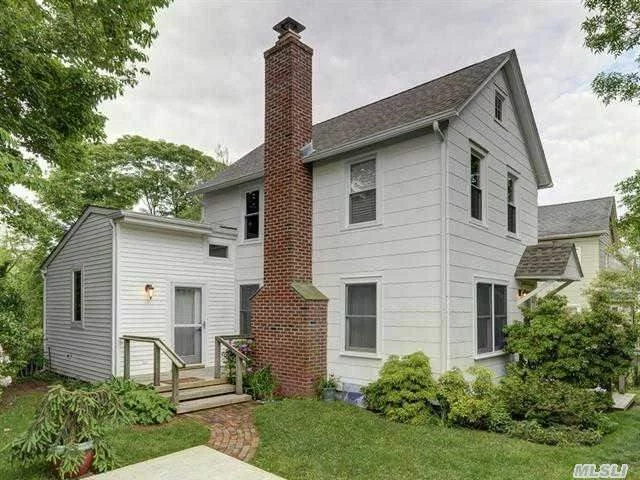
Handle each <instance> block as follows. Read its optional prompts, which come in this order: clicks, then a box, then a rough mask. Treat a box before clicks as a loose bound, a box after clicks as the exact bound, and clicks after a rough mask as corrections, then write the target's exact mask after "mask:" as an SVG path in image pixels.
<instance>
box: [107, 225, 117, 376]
mask: <svg viewBox="0 0 640 480" xmlns="http://www.w3.org/2000/svg"><path fill="white" fill-rule="evenodd" d="M109 224H110V225H111V374H112V375H113V376H114V377H117V376H118V226H117V225H116V223H115V222H114V221H113V219H112V218H110V219H109Z"/></svg>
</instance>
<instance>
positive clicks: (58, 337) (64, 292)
mask: <svg viewBox="0 0 640 480" xmlns="http://www.w3.org/2000/svg"><path fill="white" fill-rule="evenodd" d="M112 244H113V240H112V230H111V225H110V223H109V220H108V218H107V217H106V216H104V215H101V214H98V213H92V214H90V215H89V216H88V217H87V218H86V220H85V221H84V222H83V223H82V224H81V225H80V227H79V228H78V229H77V230H76V232H75V233H74V234H73V235H72V236H71V238H70V239H69V241H68V242H67V243H66V245H65V246H64V247H63V248H62V249H61V250H60V252H59V253H58V255H57V256H56V257H55V258H54V259H53V261H52V262H51V263H50V265H49V266H48V268H47V273H46V291H47V295H46V306H45V310H46V318H45V322H46V325H45V328H46V338H45V346H46V351H45V354H46V355H49V356H50V358H51V369H52V370H53V371H54V372H56V373H60V374H62V375H67V376H70V377H74V378H79V379H82V380H87V381H95V380H103V379H105V378H108V377H109V376H110V375H111V335H112V330H111V329H112V322H111V315H112V311H111V302H112V290H111V281H112V278H111V274H112ZM77 269H82V271H83V284H84V319H83V322H82V326H81V327H80V326H76V325H72V320H71V315H72V272H73V270H77Z"/></svg>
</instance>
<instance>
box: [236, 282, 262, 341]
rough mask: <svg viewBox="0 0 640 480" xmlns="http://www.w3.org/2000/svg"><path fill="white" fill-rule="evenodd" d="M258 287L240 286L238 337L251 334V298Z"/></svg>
mask: <svg viewBox="0 0 640 480" xmlns="http://www.w3.org/2000/svg"><path fill="white" fill-rule="evenodd" d="M259 289H260V285H258V284H251V285H240V335H250V334H251V298H252V297H253V296H254V295H255V294H256V292H257V291H258V290H259Z"/></svg>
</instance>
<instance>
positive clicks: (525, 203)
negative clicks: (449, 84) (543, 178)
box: [447, 72, 538, 374]
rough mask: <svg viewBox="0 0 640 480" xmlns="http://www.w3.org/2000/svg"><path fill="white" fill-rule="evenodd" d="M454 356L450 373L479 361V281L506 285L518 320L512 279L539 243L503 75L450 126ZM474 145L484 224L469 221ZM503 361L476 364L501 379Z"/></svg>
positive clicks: (531, 187)
mask: <svg viewBox="0 0 640 480" xmlns="http://www.w3.org/2000/svg"><path fill="white" fill-rule="evenodd" d="M496 85H497V86H499V87H500V89H501V90H502V91H503V92H506V93H507V98H506V99H505V102H504V105H503V122H502V124H499V123H498V122H497V121H496V120H494V92H495V86H496ZM447 138H448V145H447V149H448V175H449V176H448V183H449V192H448V194H449V234H448V244H449V252H450V253H449V262H450V277H449V278H450V326H449V327H450V328H449V337H450V342H449V343H450V345H449V348H450V352H449V368H451V367H453V366H457V367H461V368H466V367H468V366H470V365H472V364H474V358H475V319H474V316H475V313H474V312H475V305H474V304H473V303H474V288H475V287H474V281H475V280H474V279H479V278H482V279H488V280H491V279H495V280H496V281H506V282H507V283H508V312H509V322H512V321H513V320H514V319H517V318H520V312H519V310H518V308H517V307H516V293H517V284H516V281H515V279H514V273H515V269H516V266H517V264H518V261H519V260H520V256H521V255H522V252H523V251H524V248H525V246H526V245H531V244H535V243H537V225H538V220H537V215H538V205H537V187H536V180H535V177H534V173H533V170H532V167H531V164H530V162H529V156H528V154H527V150H526V147H525V143H524V139H523V137H522V135H521V132H520V128H519V126H518V121H517V119H516V116H515V112H514V110H513V103H512V101H511V98H510V92H509V89H508V86H507V84H506V81H505V77H504V75H503V74H502V72H499V73H498V74H497V75H496V77H495V78H494V80H493V81H491V82H489V83H488V84H487V86H486V87H485V88H484V89H483V91H481V92H480V94H479V95H478V96H477V97H476V98H474V100H472V101H471V103H470V104H469V105H468V106H467V107H466V108H465V109H464V110H463V111H462V113H461V115H460V116H459V117H458V118H457V119H455V120H453V121H452V122H451V123H450V125H449V128H448V132H447ZM471 142H475V143H476V144H478V145H479V146H481V147H482V148H483V149H485V150H486V151H487V152H488V153H487V155H486V157H485V159H484V162H485V165H484V168H483V173H484V181H483V183H484V187H483V188H484V202H485V205H486V207H485V215H484V219H485V221H484V225H478V224H476V223H474V222H473V221H471V220H470V184H469V177H470V153H471ZM508 172H512V173H514V174H515V175H516V176H517V178H518V180H517V183H516V204H517V209H518V221H517V227H518V228H517V230H518V235H517V238H514V237H511V236H509V235H508V234H507V233H508V232H507V200H506V185H507V173H508ZM504 360H505V359H504V357H498V358H491V359H483V360H478V361H477V363H480V364H483V365H486V366H488V367H490V368H492V369H494V370H495V371H496V372H497V373H499V374H500V373H502V370H503V365H504Z"/></svg>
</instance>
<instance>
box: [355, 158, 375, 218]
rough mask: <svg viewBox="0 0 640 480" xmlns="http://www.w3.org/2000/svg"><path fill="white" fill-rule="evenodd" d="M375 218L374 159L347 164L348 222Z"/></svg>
mask: <svg viewBox="0 0 640 480" xmlns="http://www.w3.org/2000/svg"><path fill="white" fill-rule="evenodd" d="M375 220H376V160H375V159H370V160H365V161H364V162H358V163H352V164H351V165H350V166H349V224H358V223H364V222H373V221H375Z"/></svg>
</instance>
